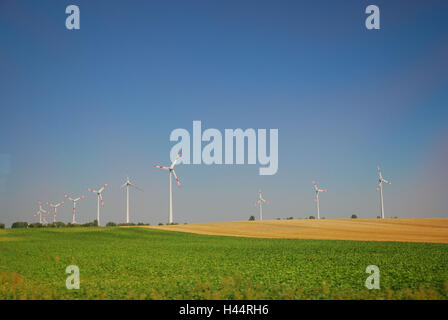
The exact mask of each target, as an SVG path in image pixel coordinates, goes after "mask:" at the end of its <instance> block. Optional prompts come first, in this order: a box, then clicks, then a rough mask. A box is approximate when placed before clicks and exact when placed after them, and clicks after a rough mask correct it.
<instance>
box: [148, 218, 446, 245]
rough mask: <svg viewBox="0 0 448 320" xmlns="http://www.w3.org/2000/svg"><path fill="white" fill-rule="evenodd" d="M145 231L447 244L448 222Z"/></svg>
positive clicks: (289, 223)
mask: <svg viewBox="0 0 448 320" xmlns="http://www.w3.org/2000/svg"><path fill="white" fill-rule="evenodd" d="M148 228H153V229H160V230H171V231H181V232H190V233H197V234H207V235H222V236H236V237H254V238H285V239H322V240H358V241H404V242H433V243H448V219H407V218H406V219H404V218H403V219H401V218H400V219H384V220H380V219H325V220H305V219H302V220H265V221H234V222H213V223H198V224H186V225H171V226H149V227H148Z"/></svg>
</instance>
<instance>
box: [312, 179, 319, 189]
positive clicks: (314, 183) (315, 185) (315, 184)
mask: <svg viewBox="0 0 448 320" xmlns="http://www.w3.org/2000/svg"><path fill="white" fill-rule="evenodd" d="M312 182H313V186H314V190H316V191H317V190H318V189H319V188H318V187H317V183H316V181H314V179H313V181H312Z"/></svg>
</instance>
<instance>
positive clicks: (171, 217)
mask: <svg viewBox="0 0 448 320" xmlns="http://www.w3.org/2000/svg"><path fill="white" fill-rule="evenodd" d="M181 154H182V153H181V152H179V154H178V155H177V158H176V160H174V162H173V163H172V164H171V166H169V167H164V166H156V165H154V166H153V167H154V168H159V169H164V170H168V171H169V172H170V216H169V223H173V186H172V175H173V174H174V177H175V178H176V181H177V185H178V186H179V189H180V188H181V184H180V182H179V179H178V178H177V175H176V171H174V166H175V165H176V163H177V161H178V160H179V157H180V155H181Z"/></svg>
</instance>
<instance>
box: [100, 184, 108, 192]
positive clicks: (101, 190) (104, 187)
mask: <svg viewBox="0 0 448 320" xmlns="http://www.w3.org/2000/svg"><path fill="white" fill-rule="evenodd" d="M108 185H109V182H108V183H106V184H105V185H104V186H103V187H102V188H101V189H100V190H98V192H99V193H101V192H103V190H104V189H106V187H107V186H108Z"/></svg>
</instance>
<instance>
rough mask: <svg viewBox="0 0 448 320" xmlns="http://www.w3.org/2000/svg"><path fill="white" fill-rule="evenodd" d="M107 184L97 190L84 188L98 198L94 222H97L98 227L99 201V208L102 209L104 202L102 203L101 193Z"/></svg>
mask: <svg viewBox="0 0 448 320" xmlns="http://www.w3.org/2000/svg"><path fill="white" fill-rule="evenodd" d="M108 184H109V183H106V184H105V185H104V186H102V187H101V189H99V190H98V191H97V190H93V189H90V188H86V189H87V191H90V192H93V193H96V195H97V196H98V205H97V210H96V221H97V222H98V226H99V225H100V200H101V206H102V207H103V208H104V202H103V197H102V196H101V193H102V192H103V191H104V189H106V187H107V185H108Z"/></svg>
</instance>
